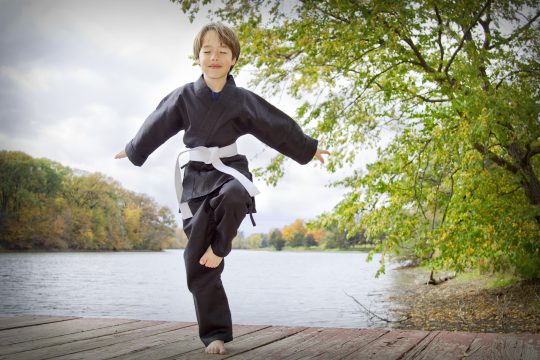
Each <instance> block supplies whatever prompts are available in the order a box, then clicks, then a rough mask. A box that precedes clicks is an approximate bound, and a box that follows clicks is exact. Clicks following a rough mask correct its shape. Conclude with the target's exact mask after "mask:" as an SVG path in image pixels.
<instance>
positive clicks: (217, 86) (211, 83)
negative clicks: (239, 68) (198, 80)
mask: <svg viewBox="0 0 540 360" xmlns="http://www.w3.org/2000/svg"><path fill="white" fill-rule="evenodd" d="M203 79H204V82H205V83H206V86H208V87H209V88H210V89H211V90H212V91H213V92H216V93H218V92H220V91H221V90H223V88H224V87H225V84H226V83H227V76H226V77H224V78H218V79H211V78H209V77H206V76H203Z"/></svg>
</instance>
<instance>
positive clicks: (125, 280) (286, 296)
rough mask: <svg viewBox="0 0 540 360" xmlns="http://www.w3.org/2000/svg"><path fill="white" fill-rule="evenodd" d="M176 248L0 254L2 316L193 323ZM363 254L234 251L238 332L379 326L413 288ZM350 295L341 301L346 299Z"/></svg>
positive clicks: (228, 272)
mask: <svg viewBox="0 0 540 360" xmlns="http://www.w3.org/2000/svg"><path fill="white" fill-rule="evenodd" d="M182 255H183V250H165V251H162V252H66V253H2V254H0V315H13V314H42V315H69V316H84V317H115V318H130V319H144V320H169V321H172V320H175V321H196V317H195V311H194V307H193V299H192V297H191V294H190V293H189V291H188V289H187V286H186V283H185V269H184V260H183V256H182ZM366 258H367V253H363V252H276V251H253V250H236V249H235V250H233V251H232V252H231V253H230V254H229V256H227V257H226V258H225V270H224V273H223V275H222V279H223V283H224V286H225V289H226V291H227V295H228V298H229V303H230V307H231V312H232V318H233V322H234V323H235V324H254V325H256V324H268V325H290V326H297V325H302V326H325V327H326V326H329V327H379V326H382V327H385V326H388V324H386V323H384V322H377V321H376V319H371V320H370V316H369V315H367V314H366V313H365V312H363V311H361V308H360V306H358V305H357V304H356V303H355V302H354V300H353V299H352V298H351V297H350V296H348V295H351V296H354V298H356V299H357V300H358V301H359V302H361V303H362V304H363V305H365V306H366V307H368V308H369V309H370V310H372V311H373V312H375V313H377V314H379V315H382V316H383V317H389V316H390V315H389V314H388V310H389V309H390V308H391V307H393V306H395V305H394V304H392V303H391V302H389V301H388V300H387V295H388V294H389V293H392V292H393V291H396V290H398V289H399V288H400V286H401V285H402V284H403V282H404V281H405V282H408V281H411V279H408V278H406V277H404V275H403V274H401V273H400V272H398V271H392V270H391V269H389V270H387V274H384V275H382V276H380V277H379V278H375V277H374V275H375V273H376V271H377V268H378V265H379V263H378V260H379V259H380V256H375V257H374V259H373V260H372V261H371V262H366ZM347 294H348V295H347Z"/></svg>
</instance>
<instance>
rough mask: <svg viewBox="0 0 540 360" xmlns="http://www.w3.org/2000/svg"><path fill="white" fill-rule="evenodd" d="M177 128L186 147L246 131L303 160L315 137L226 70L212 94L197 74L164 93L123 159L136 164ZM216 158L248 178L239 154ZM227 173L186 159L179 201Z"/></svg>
mask: <svg viewBox="0 0 540 360" xmlns="http://www.w3.org/2000/svg"><path fill="white" fill-rule="evenodd" d="M181 130H185V134H184V139H183V141H184V144H185V145H186V146H187V147H188V148H194V147H197V146H206V147H212V146H219V147H223V146H227V145H230V144H232V143H234V142H235V141H236V139H238V138H239V137H240V136H242V135H246V134H251V135H253V136H255V137H256V138H257V139H259V140H260V141H262V142H263V143H265V144H266V145H268V146H270V147H271V148H273V149H275V150H277V151H279V152H280V153H282V154H283V155H286V156H288V157H290V158H292V159H293V160H295V161H297V162H298V163H300V164H306V163H308V162H309V161H310V160H311V159H312V158H313V156H314V155H315V152H316V150H317V140H315V139H313V138H311V137H309V136H307V135H305V134H304V133H303V132H302V129H301V128H300V126H298V124H297V123H296V122H295V121H294V120H293V119H291V118H290V117H289V116H288V115H287V114H285V113H284V112H282V111H281V110H279V109H277V108H276V107H274V106H273V105H271V104H270V103H268V102H267V101H265V100H264V99H263V98H261V97H259V96H258V95H256V94H254V93H252V92H250V91H248V90H246V89H243V88H240V87H236V84H235V82H234V79H233V77H232V76H231V75H229V76H228V78H227V83H226V84H225V87H224V88H223V90H222V91H221V92H220V95H219V97H218V98H217V99H214V98H213V97H212V93H211V90H210V88H209V87H208V86H207V85H206V83H205V82H204V79H203V76H201V77H200V78H199V79H198V80H197V81H196V82H194V83H189V84H186V85H184V86H182V87H179V88H178V89H176V90H174V91H173V92H171V93H170V94H169V95H167V96H166V97H165V98H164V99H163V100H162V101H161V102H160V103H159V105H158V106H157V108H156V110H154V111H153V112H152V113H151V114H150V115H149V116H148V118H147V119H146V120H145V121H144V123H143V124H142V126H141V128H140V129H139V131H138V132H137V134H136V135H135V137H134V138H133V139H132V140H131V141H130V142H129V143H128V144H127V145H126V147H125V150H126V154H127V156H128V158H129V160H130V161H131V162H132V163H133V164H134V165H137V166H141V165H142V164H143V163H144V162H145V161H146V159H147V158H148V156H149V155H150V154H151V153H152V152H153V151H154V150H156V149H157V148H158V147H159V146H160V145H161V144H163V143H164V142H165V141H167V139H169V138H170V137H172V136H173V135H175V134H177V133H178V132H180V131H181ZM221 160H222V162H223V163H224V164H225V165H227V166H230V167H233V168H235V169H236V170H238V171H240V172H241V173H242V174H244V175H245V176H246V177H247V178H248V179H250V180H253V176H252V174H251V173H250V171H249V168H248V161H247V158H246V157H245V156H244V155H235V156H231V157H227V158H222V159H221ZM232 178H233V177H232V176H231V175H228V174H225V173H222V172H221V171H219V170H216V169H215V168H214V167H213V166H212V165H211V164H204V163H202V162H198V161H190V162H188V163H187V165H186V167H185V169H184V179H183V187H184V190H183V193H182V202H187V201H189V200H190V199H194V198H197V197H200V196H204V195H208V194H210V193H211V192H212V191H214V190H216V189H218V188H219V187H220V186H221V185H223V184H224V183H226V182H227V181H229V180H231V179H232Z"/></svg>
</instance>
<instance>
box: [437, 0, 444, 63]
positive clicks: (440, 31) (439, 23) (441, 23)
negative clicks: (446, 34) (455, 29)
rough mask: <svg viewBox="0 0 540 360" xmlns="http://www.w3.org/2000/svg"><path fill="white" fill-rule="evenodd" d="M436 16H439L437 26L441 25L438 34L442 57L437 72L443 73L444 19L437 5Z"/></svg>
mask: <svg viewBox="0 0 540 360" xmlns="http://www.w3.org/2000/svg"><path fill="white" fill-rule="evenodd" d="M435 16H437V24H438V25H439V31H438V34H437V44H438V45H439V53H440V56H439V66H438V67H437V71H441V70H442V66H443V60H444V47H443V44H442V40H441V39H442V29H443V21H442V18H441V14H439V8H438V7H437V5H435Z"/></svg>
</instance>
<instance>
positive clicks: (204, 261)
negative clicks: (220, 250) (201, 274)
mask: <svg viewBox="0 0 540 360" xmlns="http://www.w3.org/2000/svg"><path fill="white" fill-rule="evenodd" d="M221 260H223V258H222V257H221V256H217V255H216V254H214V251H212V245H210V246H209V247H208V249H206V252H205V253H204V255H203V256H202V257H201V259H200V260H199V264H201V265H204V266H206V267H209V268H217V267H218V266H219V264H221Z"/></svg>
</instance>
